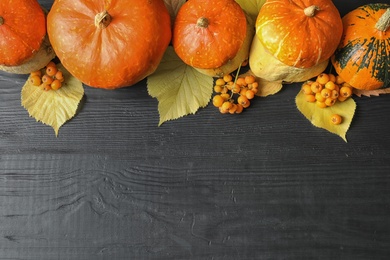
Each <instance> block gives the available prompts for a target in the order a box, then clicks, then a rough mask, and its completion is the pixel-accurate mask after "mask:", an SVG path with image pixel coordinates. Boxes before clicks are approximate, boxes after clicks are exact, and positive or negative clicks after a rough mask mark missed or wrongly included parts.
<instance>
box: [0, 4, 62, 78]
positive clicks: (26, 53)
mask: <svg viewBox="0 0 390 260" xmlns="http://www.w3.org/2000/svg"><path fill="white" fill-rule="evenodd" d="M45 36H46V15H45V13H44V11H43V9H42V8H41V6H40V5H39V3H38V1H36V0H18V1H16V0H14V1H0V69H1V70H5V71H8V72H15V73H30V72H31V71H32V70H37V69H40V68H42V67H43V66H44V65H46V64H47V63H48V62H49V61H50V60H51V59H52V58H53V57H54V52H52V53H51V54H50V55H46V54H47V53H44V54H42V55H39V58H38V59H40V61H36V60H32V59H33V58H34V57H35V56H36V54H38V53H39V52H40V50H41V47H46V46H49V47H50V44H49V43H48V41H47V39H45ZM43 45H45V46H43ZM43 52H46V49H45V50H43ZM44 56H47V57H46V58H45V60H42V58H44ZM28 62H31V63H32V64H29V65H28V66H27V67H23V65H24V64H26V63H28Z"/></svg>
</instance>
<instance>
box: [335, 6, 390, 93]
mask: <svg viewBox="0 0 390 260" xmlns="http://www.w3.org/2000/svg"><path fill="white" fill-rule="evenodd" d="M343 24H344V33H343V38H342V41H341V43H340V45H339V47H338V49H337V50H336V52H335V55H334V56H333V57H332V64H333V66H334V67H335V70H336V72H337V73H338V74H339V75H340V76H341V77H342V78H343V79H344V80H345V81H346V82H348V83H349V84H350V85H352V86H353V87H355V88H357V89H364V90H373V89H378V88H381V87H386V86H387V85H388V84H390V5H388V4H380V3H378V4H368V5H364V6H361V7H359V8H357V9H355V10H353V11H351V12H349V13H348V14H346V15H345V16H344V17H343Z"/></svg>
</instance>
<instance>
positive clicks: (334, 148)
mask: <svg viewBox="0 0 390 260" xmlns="http://www.w3.org/2000/svg"><path fill="white" fill-rule="evenodd" d="M40 2H41V3H42V4H43V5H44V6H45V7H47V8H50V6H51V3H52V1H49V0H47V1H40ZM364 2H365V1H360V2H359V1H343V2H342V3H339V6H338V7H339V8H340V10H342V12H343V13H345V12H346V10H348V9H351V8H353V6H356V7H357V6H358V5H360V4H361V3H364ZM335 4H336V5H337V3H335ZM25 80H26V77H25V76H15V75H9V74H6V73H0V259H7V260H8V259H13V260H16V259H39V260H45V259H47V260H52V259H75V260H82V259H97V260H99V259H388V256H389V255H390V220H389V219H390V151H389V147H390V139H389V138H388V137H387V136H388V133H389V131H390V118H389V117H388V116H387V114H386V111H390V96H380V97H375V98H365V97H363V98H357V99H356V102H357V105H358V109H357V113H356V116H355V119H354V121H353V123H352V126H351V128H350V131H349V132H348V134H347V139H348V140H349V142H348V143H344V142H343V141H342V139H341V138H339V137H337V136H335V135H333V134H330V133H328V132H326V131H324V130H322V129H318V128H315V127H313V126H312V125H311V124H310V123H309V122H308V121H307V120H306V119H305V118H304V117H303V116H302V115H301V114H300V113H299V112H298V111H297V109H296V107H295V103H294V98H295V95H296V94H297V91H298V90H299V85H298V84H293V85H288V86H285V87H284V89H283V90H282V91H281V92H280V93H278V94H277V95H275V96H270V97H267V98H259V99H258V100H257V101H256V102H254V103H253V106H252V107H251V108H250V109H248V110H247V111H246V112H245V113H243V114H242V115H239V116H226V115H221V114H219V112H218V111H217V110H216V109H215V108H213V107H212V106H209V107H206V108H204V109H201V110H200V111H199V112H198V113H197V114H196V115H191V116H187V117H184V118H182V119H179V120H176V121H171V122H167V123H165V124H163V125H162V126H161V127H158V126H157V125H158V122H159V118H158V111H157V101H156V100H154V99H152V98H151V97H149V96H148V93H147V90H146V85H145V81H143V82H141V83H139V84H137V85H136V86H133V87H130V88H125V89H121V90H115V91H106V90H98V89H92V88H89V87H87V86H86V87H85V93H86V95H85V98H84V100H83V105H82V108H81V110H80V111H79V113H78V115H77V116H76V117H75V118H74V119H72V120H71V121H69V122H68V123H66V124H65V125H64V126H63V127H62V128H61V129H60V133H59V136H58V137H57V138H56V137H55V135H54V131H53V130H52V129H51V127H48V126H45V125H43V124H41V123H38V122H36V121H35V120H34V119H33V118H30V117H28V113H27V111H25V110H24V108H23V107H21V105H20V90H21V86H22V85H23V83H24V81H25Z"/></svg>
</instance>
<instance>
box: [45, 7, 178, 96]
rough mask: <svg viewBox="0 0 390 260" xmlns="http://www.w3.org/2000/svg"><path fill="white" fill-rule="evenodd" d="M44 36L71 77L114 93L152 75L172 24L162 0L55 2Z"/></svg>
mask: <svg viewBox="0 0 390 260" xmlns="http://www.w3.org/2000/svg"><path fill="white" fill-rule="evenodd" d="M48 34H49V38H50V41H51V43H52V46H53V48H54V50H55V51H56V54H57V56H58V58H59V59H60V60H61V62H62V64H63V65H64V66H65V67H66V68H67V69H68V70H69V72H70V73H71V74H72V75H73V76H75V77H76V78H78V79H79V80H81V81H82V82H83V83H85V84H87V85H89V86H92V87H97V88H106V89H115V88H120V87H125V86H131V85H133V84H135V83H137V82H138V81H140V80H142V79H144V78H145V77H146V76H148V75H150V74H151V73H153V72H154V71H155V69H156V68H157V66H158V64H159V62H160V61H161V58H162V56H163V54H164V52H165V50H166V48H167V47H168V44H169V42H170V40H171V20H170V16H169V13H168V10H167V9H166V7H165V5H164V2H163V1H162V0H126V1H119V0H113V1H108V0H105V1H103V0H89V1H84V0H56V1H55V2H54V4H53V6H52V8H51V11H50V12H49V15H48Z"/></svg>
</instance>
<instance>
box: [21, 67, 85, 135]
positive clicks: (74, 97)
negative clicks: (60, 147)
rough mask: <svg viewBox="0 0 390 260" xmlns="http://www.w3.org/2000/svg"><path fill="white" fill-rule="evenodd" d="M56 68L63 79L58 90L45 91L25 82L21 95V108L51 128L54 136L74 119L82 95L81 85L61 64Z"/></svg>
mask: <svg viewBox="0 0 390 260" xmlns="http://www.w3.org/2000/svg"><path fill="white" fill-rule="evenodd" d="M57 67H58V69H59V70H61V71H62V73H63V75H64V79H65V81H64V82H63V83H62V84H63V86H62V87H61V88H60V89H58V90H55V91H54V90H49V91H45V90H43V88H42V86H40V87H37V86H34V85H32V84H31V83H30V82H29V80H27V82H26V83H25V85H24V86H23V88H22V93H21V102H22V106H23V107H24V108H25V109H26V110H27V111H28V113H29V115H30V116H31V117H34V118H35V119H36V120H37V121H40V122H42V123H44V124H46V125H50V126H51V127H53V129H54V132H55V135H56V136H58V131H59V129H60V127H61V126H62V125H63V124H64V123H65V122H66V121H68V120H69V119H71V118H72V117H74V115H75V114H76V111H77V108H78V105H79V103H80V100H81V99H82V97H83V95H84V88H83V85H82V83H81V82H80V81H79V80H78V79H76V78H75V77H73V76H72V75H71V74H70V73H69V72H68V71H67V70H66V69H65V68H64V67H63V66H62V65H61V64H58V65H57Z"/></svg>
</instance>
